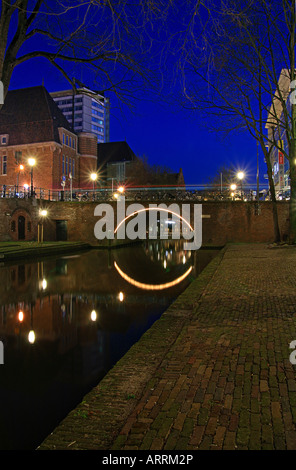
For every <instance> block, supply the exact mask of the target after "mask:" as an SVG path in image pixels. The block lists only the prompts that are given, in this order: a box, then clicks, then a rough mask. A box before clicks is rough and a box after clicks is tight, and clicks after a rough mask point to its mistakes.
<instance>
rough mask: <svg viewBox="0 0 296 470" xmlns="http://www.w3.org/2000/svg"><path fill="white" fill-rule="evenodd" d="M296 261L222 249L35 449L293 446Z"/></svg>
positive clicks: (269, 252)
mask: <svg viewBox="0 0 296 470" xmlns="http://www.w3.org/2000/svg"><path fill="white" fill-rule="evenodd" d="M295 266H296V249H293V248H292V247H281V248H280V249H277V248H271V247H268V246H267V245H265V244H264V245H262V244H252V245H228V246H227V247H225V248H224V249H223V250H221V252H220V253H219V255H218V256H217V257H216V258H215V259H214V260H213V261H212V262H211V263H210V264H209V265H208V266H207V267H206V268H205V270H204V271H203V272H202V273H201V274H200V276H199V277H198V278H197V279H196V280H195V281H193V282H192V284H191V285H190V286H189V287H188V288H187V290H186V291H185V292H184V293H183V294H182V295H181V296H180V297H179V298H178V299H177V300H176V301H175V302H174V303H173V304H172V305H171V306H170V308H169V309H168V310H167V311H166V312H165V313H164V314H163V315H162V317H161V318H160V319H159V320H158V321H156V322H155V323H154V325H153V326H152V327H151V328H150V329H149V330H148V331H147V332H146V333H145V334H144V335H143V337H142V338H141V339H140V340H139V342H138V343H136V344H135V345H134V346H133V347H132V348H131V349H130V350H129V351H128V353H127V354H126V355H125V356H124V357H123V358H122V359H121V360H120V361H119V362H118V363H117V364H116V365H115V366H114V367H113V369H111V371H110V372H109V373H108V374H107V375H106V376H105V378H104V379H103V380H102V381H101V382H100V384H99V385H98V386H97V387H95V388H94V389H93V390H92V391H91V392H90V393H89V394H87V395H86V396H85V397H84V399H83V401H82V403H80V404H79V405H78V406H77V407H76V408H75V409H74V410H73V411H72V412H71V413H69V415H68V416H67V417H66V418H65V419H64V420H63V421H62V422H61V423H60V425H59V426H58V427H57V428H56V429H55V430H54V431H53V433H52V434H51V435H50V436H48V438H47V439H45V441H44V442H43V443H42V444H41V445H40V446H39V449H41V450H42V449H48V450H54V449H69V450H71V449H77V450H83V449H85V450H87V449H103V450H115V449H116V450H196V449H229V450H234V449H245V450H247V449H254V450H255V449H258V450H261V449H295V448H296V428H295V423H296V381H295V377H296V370H295V367H296V366H293V364H291V362H290V360H289V357H290V354H291V350H290V349H289V344H290V342H291V341H293V340H295V339H296V320H295V313H296V307H295V305H296V293H295V271H296V268H295Z"/></svg>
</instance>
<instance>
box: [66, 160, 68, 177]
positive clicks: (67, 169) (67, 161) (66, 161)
mask: <svg viewBox="0 0 296 470" xmlns="http://www.w3.org/2000/svg"><path fill="white" fill-rule="evenodd" d="M67 174H68V157H66V175H67Z"/></svg>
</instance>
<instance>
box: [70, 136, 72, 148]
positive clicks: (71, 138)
mask: <svg viewBox="0 0 296 470" xmlns="http://www.w3.org/2000/svg"><path fill="white" fill-rule="evenodd" d="M69 146H70V147H72V137H69Z"/></svg>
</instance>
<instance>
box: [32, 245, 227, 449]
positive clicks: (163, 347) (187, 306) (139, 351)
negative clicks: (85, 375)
mask: <svg viewBox="0 0 296 470" xmlns="http://www.w3.org/2000/svg"><path fill="white" fill-rule="evenodd" d="M226 250H227V246H225V247H224V248H223V249H222V250H221V251H220V253H219V254H218V255H217V256H216V257H215V258H214V259H213V260H212V261H211V262H210V263H209V264H208V265H207V266H206V268H205V269H204V270H203V271H202V272H201V274H200V275H199V276H198V277H197V278H196V279H195V280H194V281H193V282H192V283H191V284H190V286H188V288H187V289H186V290H185V291H184V292H183V293H182V294H181V295H180V296H179V297H178V298H177V299H176V301H175V302H173V304H172V305H171V306H170V307H169V308H168V309H167V310H166V311H165V312H164V313H163V314H162V316H161V317H160V319H159V320H157V321H156V322H155V323H154V324H153V325H152V326H151V328H150V329H149V330H148V331H146V332H145V333H144V334H143V336H142V337H141V338H140V339H139V341H138V342H137V343H135V344H134V345H133V346H132V347H131V348H130V349H129V351H128V352H127V353H126V354H125V355H124V356H123V357H122V358H121V359H120V360H119V361H118V362H117V363H116V364H115V366H114V367H113V368H112V369H111V370H110V371H109V372H108V373H107V374H106V376H105V377H104V378H103V379H102V380H101V382H100V383H99V384H98V385H97V386H96V387H94V388H93V389H92V390H91V391H90V392H89V393H88V394H87V395H85V397H84V398H83V400H82V401H81V403H80V404H79V405H78V406H77V407H76V408H75V409H74V410H72V411H71V412H70V413H69V414H68V415H67V416H66V417H65V418H64V420H63V421H62V422H61V423H60V424H59V426H57V428H55V429H54V430H53V432H52V433H51V434H50V435H49V436H48V437H47V438H46V439H45V440H44V441H43V442H42V443H41V444H40V446H38V448H37V450H107V449H110V448H111V447H112V444H113V442H114V441H115V439H116V438H117V437H118V436H119V433H120V431H121V429H122V428H123V426H128V425H129V416H130V415H131V414H132V413H133V412H136V410H137V403H138V400H139V399H140V398H141V397H142V396H143V393H144V390H145V388H147V387H148V388H149V389H153V387H154V384H155V383H156V382H157V380H158V379H159V376H161V367H160V366H161V363H162V361H163V359H164V358H165V356H166V355H167V354H168V353H169V351H170V348H171V347H172V345H173V344H174V343H175V342H176V341H177V340H178V337H179V335H180V333H181V332H182V330H183V328H184V327H185V326H186V325H187V324H188V322H189V321H190V319H191V318H192V316H193V315H194V312H195V310H196V308H198V304H199V301H200V298H201V297H202V295H203V293H204V291H205V289H206V287H207V285H208V282H209V280H210V279H211V278H212V277H213V276H214V275H215V272H216V270H217V269H218V267H219V265H220V263H221V261H222V259H223V256H224V253H225V251H226ZM172 318H173V321H172ZM117 441H118V440H117Z"/></svg>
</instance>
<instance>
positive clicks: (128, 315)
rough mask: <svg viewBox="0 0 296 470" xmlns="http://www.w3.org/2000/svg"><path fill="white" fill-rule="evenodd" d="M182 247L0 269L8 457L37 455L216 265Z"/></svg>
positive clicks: (89, 254)
mask: <svg viewBox="0 0 296 470" xmlns="http://www.w3.org/2000/svg"><path fill="white" fill-rule="evenodd" d="M217 253H218V251H217V250H203V249H201V250H198V251H194V252H190V251H185V250H184V249H183V242H182V241H176V242H175V241H168V240H167V241H162V242H157V241H155V242H145V243H144V244H141V245H137V246H133V247H126V248H120V249H116V250H95V249H94V250H90V251H84V252H79V253H76V254H74V255H67V256H56V257H50V258H48V257H47V258H43V259H40V260H38V261H34V262H22V263H19V264H12V263H10V264H2V265H1V266H0V340H1V342H2V344H3V346H4V360H3V362H4V363H3V364H1V365H0V450H23V449H28V450H30V449H35V448H36V447H37V446H38V445H39V444H40V443H41V442H42V441H43V440H44V439H45V438H46V436H48V435H49V434H50V432H51V431H52V430H53V429H54V428H55V427H56V426H57V425H58V424H59V423H60V421H61V420H62V419H63V418H64V417H65V416H66V415H67V414H68V413H69V412H70V411H71V410H72V409H73V408H74V407H75V406H76V405H77V404H78V403H79V402H80V401H81V399H82V397H83V396H84V395H85V394H86V393H87V392H89V391H90V390H91V388H92V387H94V386H95V385H96V384H98V383H99V381H100V380H101V379H102V378H103V377H104V375H105V374H106V373H107V372H108V371H109V370H110V368H112V366H113V365H114V364H115V363H116V362H117V361H118V360H119V359H120V358H121V357H122V356H123V355H124V354H125V353H126V352H127V350H128V349H129V348H130V347H131V346H132V345H133V344H134V343H135V342H136V341H138V340H139V338H140V337H141V335H142V334H143V333H144V332H145V331H146V330H147V329H148V328H149V327H150V326H151V325H152V324H153V323H154V322H155V321H156V320H157V319H158V318H159V317H160V316H161V314H162V313H163V312H164V311H165V310H166V309H167V308H168V306H169V305H170V304H171V303H172V302H173V301H174V299H175V298H176V297H177V296H178V295H179V294H181V292H182V291H183V290H184V289H185V288H186V287H187V286H188V285H189V283H190V282H192V280H193V279H194V278H195V277H196V276H197V275H198V274H199V273H200V272H201V271H202V269H203V268H204V267H205V266H206V265H207V264H208V262H209V261H210V260H211V259H212V258H213V257H214V256H216V254H217Z"/></svg>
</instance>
